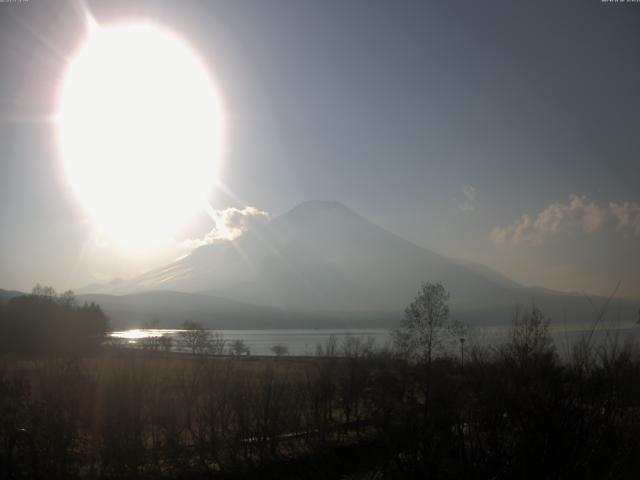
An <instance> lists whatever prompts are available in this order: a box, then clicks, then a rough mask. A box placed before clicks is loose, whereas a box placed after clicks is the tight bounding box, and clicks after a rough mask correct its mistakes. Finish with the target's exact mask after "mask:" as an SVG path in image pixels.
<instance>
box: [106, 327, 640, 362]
mask: <svg viewBox="0 0 640 480" xmlns="http://www.w3.org/2000/svg"><path fill="white" fill-rule="evenodd" d="M182 331H184V330H179V329H143V328H136V329H131V330H122V331H116V332H112V333H111V337H113V338H119V339H122V340H124V341H126V343H127V344H129V345H132V346H135V345H138V344H139V342H140V341H141V340H143V339H145V338H150V337H156V338H157V337H169V338H172V339H173V340H174V346H173V348H174V350H181V346H180V341H179V340H180V335H179V334H180V332H182ZM210 331H211V332H218V333H220V334H222V335H223V337H224V339H225V340H226V342H227V344H229V343H231V342H233V341H234V340H242V341H244V343H245V344H246V345H247V346H248V347H249V348H250V350H251V354H252V355H273V352H272V351H271V350H270V349H271V347H272V346H273V345H276V344H282V345H286V346H287V348H288V350H289V354H290V355H314V353H315V351H316V346H317V345H318V344H325V343H326V342H327V341H328V340H329V338H330V337H331V336H336V337H337V338H338V341H339V342H340V343H341V341H342V340H343V339H344V338H345V337H347V336H350V335H351V336H356V337H361V338H364V339H366V338H369V337H371V338H373V339H374V340H375V346H376V347H377V348H381V347H384V346H385V345H388V344H389V343H390V342H391V330H389V329H384V328H362V329H348V330H347V329H272V330H210ZM510 331H511V327H510V326H486V327H475V328H470V329H469V334H468V339H469V343H468V345H473V344H477V345H480V346H485V347H486V346H497V345H500V344H501V343H504V342H505V341H507V340H508V338H509V333H510ZM588 332H589V327H588V326H585V325H554V326H551V328H550V331H549V333H550V335H551V337H552V339H553V341H554V344H555V347H556V349H557V351H558V353H559V354H560V356H565V355H567V354H568V352H569V350H570V348H571V346H572V345H573V344H575V343H576V342H577V341H578V340H580V339H581V338H583V337H584V336H585V335H587V334H588ZM607 336H609V338H611V337H613V336H618V338H619V339H620V341H621V342H625V341H627V340H635V341H638V340H639V339H640V327H639V326H637V325H633V324H630V325H613V326H610V327H609V328H608V329H606V330H605V329H602V328H600V329H598V330H596V331H595V333H594V335H593V341H594V342H596V343H597V342H600V341H602V340H603V339H605V338H606V337H607Z"/></svg>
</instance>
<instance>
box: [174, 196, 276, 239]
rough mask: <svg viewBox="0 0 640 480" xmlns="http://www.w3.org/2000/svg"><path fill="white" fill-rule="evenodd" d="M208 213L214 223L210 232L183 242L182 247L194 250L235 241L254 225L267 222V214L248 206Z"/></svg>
mask: <svg viewBox="0 0 640 480" xmlns="http://www.w3.org/2000/svg"><path fill="white" fill-rule="evenodd" d="M210 213H211V217H212V218H213V221H214V223H215V225H214V227H213V228H212V229H211V231H210V232H208V233H207V234H206V235H205V236H204V237H202V238H199V239H189V240H185V241H183V242H182V245H183V246H185V247H188V248H190V249H194V248H197V247H201V246H203V245H210V244H212V243H215V242H221V241H230V240H235V239H236V238H238V237H239V236H241V235H242V234H244V233H245V232H247V231H249V230H251V229H252V228H253V227H255V226H256V225H258V224H264V223H265V222H267V221H268V220H269V214H268V213H267V212H264V211H262V210H259V209H257V208H255V207H250V206H247V207H244V208H242V209H239V208H234V207H230V208H226V209H224V210H214V211H211V212H210Z"/></svg>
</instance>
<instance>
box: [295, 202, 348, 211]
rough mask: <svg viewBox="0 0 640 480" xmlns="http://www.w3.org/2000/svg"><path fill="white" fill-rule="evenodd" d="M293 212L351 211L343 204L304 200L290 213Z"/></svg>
mask: <svg viewBox="0 0 640 480" xmlns="http://www.w3.org/2000/svg"><path fill="white" fill-rule="evenodd" d="M295 210H323V211H327V210H342V211H349V212H350V211H351V209H350V208H349V207H347V206H346V205H345V204H343V203H340V202H338V201H336V200H306V201H304V202H302V203H300V204H299V205H298V206H297V207H294V208H293V209H292V210H291V211H292V212H293V211H295Z"/></svg>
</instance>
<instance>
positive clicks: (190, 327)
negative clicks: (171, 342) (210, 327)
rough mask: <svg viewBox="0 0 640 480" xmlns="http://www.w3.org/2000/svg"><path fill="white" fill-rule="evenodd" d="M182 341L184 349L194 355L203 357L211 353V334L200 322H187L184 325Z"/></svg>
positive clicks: (181, 335) (181, 333) (181, 334)
mask: <svg viewBox="0 0 640 480" xmlns="http://www.w3.org/2000/svg"><path fill="white" fill-rule="evenodd" d="M182 328H183V329H184V330H182V331H181V332H180V339H181V343H182V345H183V347H184V348H185V349H187V350H190V351H191V353H192V354H193V355H201V354H204V353H207V352H208V351H209V347H210V344H211V333H210V332H208V331H207V330H205V328H204V327H203V326H202V324H200V323H198V322H191V321H186V322H184V323H183V324H182Z"/></svg>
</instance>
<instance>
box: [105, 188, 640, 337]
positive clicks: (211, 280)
mask: <svg viewBox="0 0 640 480" xmlns="http://www.w3.org/2000/svg"><path fill="white" fill-rule="evenodd" d="M424 281H433V282H436V281H437V282H442V283H443V284H444V285H445V287H446V288H447V290H449V292H450V293H451V301H450V304H451V308H452V312H453V313H454V314H455V316H456V317H457V318H459V319H461V320H464V321H468V322H471V323H489V324H495V323H505V322H508V321H510V320H511V318H512V314H513V309H514V307H515V306H516V305H524V306H526V305H530V304H531V302H535V303H536V304H537V305H539V306H540V307H541V308H542V309H543V311H545V313H546V314H547V315H549V316H551V317H552V318H554V319H558V320H561V321H567V322H585V321H591V320H592V319H593V317H594V311H593V309H592V307H591V305H590V304H589V302H587V301H586V300H585V299H584V298H583V297H582V296H578V295H569V294H563V293H559V292H552V291H546V290H541V289H537V288H529V287H525V286H522V285H520V284H518V283H517V282H514V281H512V280H510V279H508V278H507V277H505V276H504V275H502V274H500V273H498V272H496V271H494V270H492V269H490V268H488V267H486V266H484V265H480V264H476V263H473V262H468V261H463V260H454V259H449V258H447V257H443V256H441V255H438V254H437V253H435V252H433V251H431V250H428V249H425V248H421V247H419V246H417V245H415V244H413V243H411V242H409V241H407V240H405V239H403V238H401V237H399V236H397V235H395V234H393V233H391V232H388V231H387V230H384V229H383V228H381V227H379V226H377V225H375V224H373V223H371V222H369V221H368V220H366V219H365V218H363V217H361V216H359V215H358V214H356V213H354V212H353V211H352V210H350V209H349V208H347V207H345V206H344V205H342V204H340V203H337V202H324V201H311V202H305V203H303V204H301V205H299V206H297V207H296V208H294V209H293V210H291V211H289V212H287V213H285V214H284V215H282V216H280V217H278V218H275V219H273V220H271V221H270V222H268V223H267V224H265V225H263V226H260V227H259V228H256V229H254V230H252V231H250V232H248V233H246V234H244V235H242V236H241V237H239V238H237V239H236V240H234V241H231V242H228V241H227V242H219V243H215V244H212V245H206V246H202V247H200V248H198V249H196V250H195V251H194V252H192V253H191V254H190V255H188V256H187V257H184V258H182V259H181V260H178V261H176V262H174V263H171V264H169V265H166V266H164V267H162V268H159V269H156V270H153V271H150V272H148V273H146V274H144V275H142V276H140V277H138V278H136V279H134V280H133V281H129V282H120V283H118V284H116V285H114V286H111V287H110V290H108V291H110V292H111V293H132V292H144V291H148V290H155V291H163V290H171V291H173V292H172V293H171V295H175V294H176V292H185V293H191V294H198V295H199V297H198V298H201V297H207V296H208V297H216V298H217V302H224V301H225V299H228V300H233V301H235V302H240V303H241V304H242V307H240V306H238V305H235V306H232V305H229V308H228V310H227V312H231V311H232V310H234V309H238V311H241V312H243V313H242V314H239V315H237V316H234V318H236V319H237V321H238V322H240V323H243V322H242V320H241V319H242V316H243V315H244V316H245V317H247V318H253V319H255V318H256V317H255V316H253V314H252V313H251V312H250V311H249V310H247V306H248V305H253V306H261V308H265V309H266V311H269V312H270V313H269V315H268V316H269V318H272V319H274V322H275V324H277V325H285V324H287V325H289V320H286V321H285V320H283V319H284V318H285V317H286V315H289V314H291V315H293V317H287V318H288V319H292V318H294V317H296V315H297V318H299V322H298V325H302V324H305V325H308V324H309V322H311V323H314V322H315V323H317V322H320V323H322V321H321V320H322V319H323V318H325V319H330V318H333V319H336V318H343V319H346V318H351V319H353V318H361V319H366V318H371V319H372V320H373V319H374V318H376V319H378V320H380V319H386V320H387V321H391V320H392V319H395V320H397V319H398V318H399V317H400V316H401V315H402V311H403V309H404V307H405V306H406V305H407V304H408V303H409V302H410V301H411V300H412V299H413V297H414V296H415V294H416V292H417V289H418V288H419V286H420V284H421V283H422V282H424ZM155 295H160V293H158V292H156V293H155ZM156 298H157V297H156ZM228 300H227V301H228ZM199 301H200V300H198V301H197V302H199ZM197 302H196V303H197ZM98 303H100V302H98ZM207 308H211V311H215V309H216V308H218V307H217V306H214V305H209V306H208V307H207ZM225 308H226V307H225ZM636 310H637V305H635V304H634V303H633V302H627V301H619V302H614V305H612V308H611V311H612V312H614V313H615V315H617V316H618V317H620V318H621V319H623V320H630V319H632V318H634V315H635V311H636ZM274 312H275V313H274ZM291 312H296V313H295V314H292V313H291ZM363 312H374V313H363ZM285 313H286V315H285ZM271 314H273V315H271ZM270 315H271V316H270ZM304 316H306V317H308V318H305V320H304V321H303V320H302V317H304ZM176 318H177V317H176ZM276 318H280V319H281V320H278V321H276V320H275V319H276ZM174 320H175V319H174ZM231 323H233V322H231ZM243 324H246V325H249V324H251V325H259V324H260V321H258V320H256V321H254V320H251V321H247V322H244V323H243ZM293 325H294V326H295V325H296V323H295V321H293ZM314 326H316V325H314ZM251 328H254V327H251Z"/></svg>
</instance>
